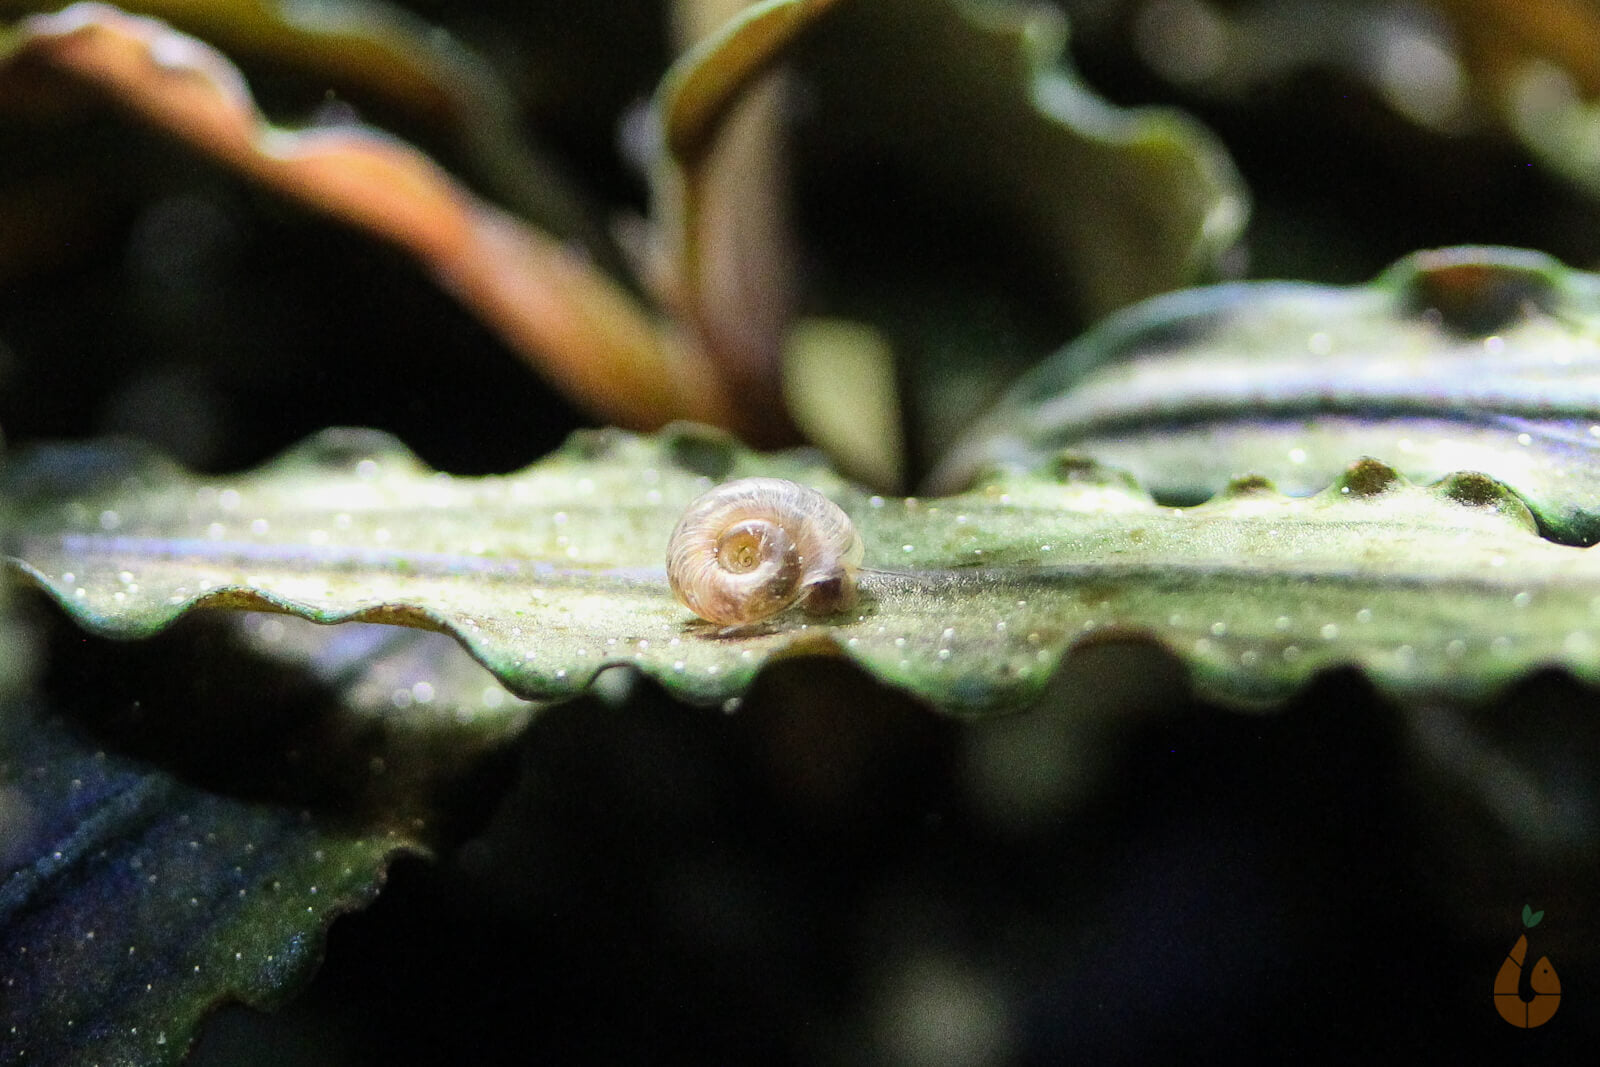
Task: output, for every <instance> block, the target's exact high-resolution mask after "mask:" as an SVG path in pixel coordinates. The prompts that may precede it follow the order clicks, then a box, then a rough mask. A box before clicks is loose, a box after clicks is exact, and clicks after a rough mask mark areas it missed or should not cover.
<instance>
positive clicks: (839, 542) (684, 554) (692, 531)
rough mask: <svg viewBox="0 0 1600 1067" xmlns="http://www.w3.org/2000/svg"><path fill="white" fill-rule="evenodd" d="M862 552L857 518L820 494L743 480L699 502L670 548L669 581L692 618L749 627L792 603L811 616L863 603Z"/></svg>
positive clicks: (767, 481)
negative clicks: (859, 597)
mask: <svg viewBox="0 0 1600 1067" xmlns="http://www.w3.org/2000/svg"><path fill="white" fill-rule="evenodd" d="M864 552H865V549H864V548H863V546H862V544H861V536H860V534H858V533H856V528H855V525H854V524H853V523H852V522H851V521H850V516H848V515H846V514H845V513H844V512H843V511H842V510H840V508H839V505H837V504H835V503H834V502H833V501H831V500H829V499H828V498H827V497H825V496H823V495H822V494H821V493H819V492H817V491H816V490H814V489H807V488H806V487H805V486H803V485H798V484H796V483H794V482H790V481H785V480H784V479H782V478H743V479H740V480H739V481H734V482H727V483H725V484H723V485H719V486H717V487H716V488H715V489H712V490H710V491H709V492H707V493H704V494H702V495H701V496H699V497H697V498H696V499H695V500H694V502H693V503H691V504H690V505H689V507H688V510H686V511H685V512H684V513H683V517H682V518H681V519H679V520H678V525H677V527H676V528H675V529H674V530H673V531H672V538H671V540H670V541H669V542H668V543H667V581H668V583H669V584H670V585H671V586H672V592H673V595H674V596H676V597H677V598H678V600H679V601H680V602H682V603H683V605H684V606H685V607H687V608H688V609H689V610H690V611H692V612H694V613H695V614H696V615H698V616H700V617H701V618H702V619H707V620H709V621H711V622H715V623H720V624H722V625H723V626H744V625H748V624H750V623H754V622H760V621H762V620H763V619H769V618H771V617H772V616H774V615H776V614H778V613H779V612H781V611H784V610H786V609H788V608H790V607H792V606H794V605H795V604H800V605H802V606H803V607H804V608H805V609H806V611H807V612H809V613H811V614H813V615H829V614H832V613H833V612H836V611H843V610H844V609H846V608H848V607H850V606H851V605H853V604H854V603H855V602H856V575H857V572H858V571H859V570H860V568H861V558H862V556H863V554H864Z"/></svg>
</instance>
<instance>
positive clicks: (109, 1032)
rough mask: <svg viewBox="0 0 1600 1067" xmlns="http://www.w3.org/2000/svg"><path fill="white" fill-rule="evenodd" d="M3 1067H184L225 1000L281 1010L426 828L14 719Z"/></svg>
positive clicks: (9, 738)
mask: <svg viewBox="0 0 1600 1067" xmlns="http://www.w3.org/2000/svg"><path fill="white" fill-rule="evenodd" d="M0 830H3V831H4V832H3V833H0V959H4V960H5V961H6V962H5V967H4V968H3V969H0V1061H3V1062H6V1063H24V1062H26V1063H138V1064H163V1063H176V1062H178V1060H179V1059H180V1058H181V1057H182V1055H183V1053H184V1051H185V1050H186V1049H187V1048H188V1046H189V1043H190V1042H191V1040H192V1039H193V1036H194V1032H195V1028H196V1026H197V1024H198V1022H199V1020H200V1019H201V1017H202V1016H203V1015H204V1014H205V1013H206V1012H207V1011H208V1010H209V1009H210V1008H211V1007H213V1006H215V1005H216V1004H217V1003H219V1002H221V1001H223V1000H232V999H237V1000H242V1001H244V1002H246V1003H249V1004H253V1005H257V1006H263V1007H267V1006H272V1005H275V1004H278V1003H280V1002H281V1001H282V1000H283V999H285V997H286V995H287V994H288V993H289V992H291V991H292V990H293V988H294V987H296V986H297V985H299V984H300V983H302V982H304V981H305V980H306V979H307V978H308V977H309V976H310V974H311V972H312V971H313V970H314V969H315V968H316V966H317V963H318V961H319V959H320V957H321V953H322V944H323V935H324V933H325V931H326V929H327V926H328V924H329V923H330V922H331V921H332V920H333V919H334V918H335V917H336V916H338V915H340V914H342V913H344V912H347V911H350V910H352V909H355V908H359V907H362V906H364V905H365V904H366V903H367V902H368V901H370V900H371V898H372V897H373V895H374V894H375V893H376V892H377V890H378V888H379V886H380V885H381V884H382V882H383V878H384V872H385V869H386V867H387V865H388V863H389V861H390V859H391V858H392V857H394V856H395V855H396V854H397V853H401V852H407V851H418V850H419V849H420V847H421V846H420V833H421V827H420V825H418V824H416V823H413V822H410V821H409V820H403V819H402V818H400V817H398V816H397V817H395V819H394V820H393V821H392V822H388V821H384V822H374V823H371V824H368V825H361V824H359V823H357V822H356V821H354V820H351V819H349V818H345V819H335V818H330V817H327V816H326V815H323V814H319V813H316V812H313V811H310V810H299V809H295V808H285V807H282V806H278V805H272V804H265V803H252V802H246V801H243V800H239V799H234V798H230V797H226V796H221V795H217V794H214V793H209V792H206V791H204V790H202V789H200V788H197V787H195V786H193V785H190V784H186V783H185V782H183V781H180V780H179V779H178V778H176V777H174V776H173V775H172V774H169V773H167V772H166V771H163V770H161V769H158V768H156V767H153V766H150V765H147V764H144V763H141V762H138V761H135V760H132V759H128V758H126V757H122V756H118V755H115V754H113V753H110V752H108V751H105V750H104V749H101V748H99V747H98V746H97V745H96V744H95V743H94V742H92V741H90V740H87V739H86V738H85V737H83V736H81V735H80V734H79V733H77V732H75V731H74V730H73V729H72V728H70V727H68V726H67V725H65V724H64V723H62V722H61V721H57V720H48V719H47V720H38V719H36V718H35V717H34V716H33V715H31V714H29V713H27V712H24V711H23V710H21V709H20V708H19V707H17V706H16V705H14V704H13V705H8V706H5V707H0Z"/></svg>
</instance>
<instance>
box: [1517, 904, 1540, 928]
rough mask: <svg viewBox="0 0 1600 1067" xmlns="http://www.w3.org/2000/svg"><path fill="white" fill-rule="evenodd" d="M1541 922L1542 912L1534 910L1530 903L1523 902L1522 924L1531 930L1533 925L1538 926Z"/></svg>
mask: <svg viewBox="0 0 1600 1067" xmlns="http://www.w3.org/2000/svg"><path fill="white" fill-rule="evenodd" d="M1542 922H1544V912H1542V911H1534V910H1533V905H1531V904H1524V905H1523V906H1522V925H1523V926H1526V927H1527V928H1528V929H1530V930H1532V929H1533V928H1534V927H1535V926H1538V925H1539V924H1540V923H1542Z"/></svg>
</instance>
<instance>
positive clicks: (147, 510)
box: [8, 429, 1600, 714]
mask: <svg viewBox="0 0 1600 1067" xmlns="http://www.w3.org/2000/svg"><path fill="white" fill-rule="evenodd" d="M754 474H764V475H775V476H779V477H789V478H793V479H795V480H797V481H801V482H804V483H807V484H811V485H813V486H816V487H818V488H819V489H821V490H823V491H824V492H826V493H827V494H828V495H830V496H832V497H833V498H834V499H835V500H837V501H838V502H839V503H840V504H841V505H842V506H843V507H844V508H845V510H846V511H847V512H849V513H850V514H851V515H852V516H853V518H854V519H855V521H856V523H857V525H858V527H859V529H860V531H861V534H862V536H863V539H864V540H865V542H866V545H867V560H866V562H867V565H868V566H869V567H872V568H877V570H876V571H875V572H873V573H869V574H867V575H866V576H865V578H864V581H863V583H862V584H863V588H864V590H865V597H864V599H863V603H862V604H861V605H860V606H859V607H858V608H857V609H856V610H855V611H853V612H851V613H849V614H847V615H844V616H840V617H835V618H831V619H826V620H816V619H810V618H807V617H805V616H803V615H799V614H790V615H785V616H781V617H779V618H778V619H777V620H776V621H774V622H773V623H771V624H768V625H764V626H761V627H758V628H754V629H748V630H743V631H736V632H732V633H730V632H725V631H722V630H719V629H718V628H717V627H714V626H711V625H710V624H707V623H703V622H700V621H698V620H695V619H693V618H692V617H691V616H689V614H688V613H687V612H686V610H685V609H683V608H682V607H680V606H679V605H678V604H677V603H676V602H675V601H674V600H673V598H672V597H671V595H670V593H669V592H668V589H667V585H666V581H665V577H664V573H663V566H662V562H661V561H662V557H663V554H664V549H665V545H666V540H667V536H668V534H669V532H670V531H671V529H672V526H673V524H674V523H675V521H676V519H677V517H678V515H679V513H680V512H681V511H682V509H683V507H684V506H685V505H686V504H687V503H688V502H689V500H690V499H692V498H693V497H694V496H695V495H697V494H698V493H699V492H700V491H702V490H703V489H705V488H707V487H709V486H710V485H712V484H714V483H715V482H716V481H719V480H722V479H724V478H729V477H738V476H745V475H754ZM8 481H9V486H8V491H9V492H11V493H13V494H14V495H15V497H16V499H17V500H18V510H19V512H20V513H21V517H20V522H19V529H18V530H17V531H16V533H15V534H14V536H13V539H12V541H11V543H10V545H9V549H8V550H9V552H10V553H11V554H12V555H13V556H14V557H16V559H17V560H18V563H17V566H18V568H19V569H20V570H21V572H22V573H23V574H25V575H27V576H29V577H30V578H32V579H33V580H34V581H35V582H36V583H37V584H39V585H40V586H41V587H43V588H44V589H45V590H46V591H47V592H49V593H50V594H51V595H52V596H53V597H54V598H55V599H56V600H57V601H58V602H60V603H61V604H62V605H63V606H64V607H65V608H66V609H67V610H68V611H69V612H70V613H71V614H72V615H73V616H74V617H75V618H77V619H78V620H79V622H80V623H82V624H83V625H85V626H87V627H89V628H91V629H94V630H97V631H100V632H103V633H107V634H113V635H117V636H124V637H138V636H143V635H147V634H151V633H154V632H156V631H158V630H160V629H162V628H163V627H165V626H167V625H168V624H170V623H171V622H172V621H173V620H174V619H175V618H177V617H178V616H180V615H182V614H183V613H185V612H186V611H188V610H190V609H191V608H193V607H194V606H196V605H200V604H213V605H221V606H231V607H250V608H264V609H268V610H277V611H287V612H290V613H293V614H297V615H300V616H302V617H304V618H307V619H311V620H313V621H316V622H324V623H332V622H341V621H346V620H363V621H375V622H389V623H398V624H403V625H412V626H421V627H424V628H432V629H439V630H443V631H445V632H448V633H451V634H453V635H455V636H456V637H457V638H458V639H459V640H461V641H462V642H463V643H464V644H465V645H466V646H467V648H468V649H469V650H471V651H472V653H473V654H474V655H475V656H476V657H477V658H478V659H479V660H480V661H482V662H483V663H484V664H485V665H487V666H488V667H489V668H490V669H491V670H492V671H494V672H495V673H496V674H497V675H498V676H499V677H500V678H501V679H502V680H503V681H504V682H505V683H506V685H507V686H508V687H509V688H511V689H512V690H513V691H514V692H516V693H518V694H519V695H521V696H524V697H528V698H534V699H541V700H550V699H562V698H567V697H571V696H574V695H576V694H577V693H579V692H581V691H582V690H583V689H584V687H585V686H587V685H588V684H589V682H590V681H591V680H592V679H593V677H594V675H595V674H596V673H597V672H598V671H599V670H601V669H602V668H605V667H607V666H612V665H618V664H627V665H631V666H633V667H636V668H637V669H639V670H641V671H643V672H644V673H646V674H648V675H650V676H651V677H654V678H656V679H657V680H659V681H660V682H661V683H662V684H663V685H665V686H667V687H668V688H669V689H671V690H672V691H674V692H675V693H677V694H678V695H679V696H681V697H683V698H684V699H687V700H690V701H693V702H697V703H703V704H718V703H723V702H726V701H728V700H733V699H737V698H738V697H739V696H740V695H741V694H742V693H743V692H744V690H745V689H746V687H747V686H748V685H749V684H750V681H751V679H752V678H753V677H754V675H755V674H756V673H757V671H759V670H760V668H761V667H762V666H763V665H764V664H765V663H767V662H770V661H772V660H773V659H775V658H778V657H786V656H793V655H802V654H827V655H844V656H847V657H849V658H851V659H853V660H854V661H856V662H857V663H859V664H860V665H861V666H863V667H864V668H865V669H866V670H868V671H870V672H871V673H873V674H875V675H877V676H878V677H880V678H882V679H884V680H886V681H888V682H890V683H891V684H894V685H897V686H900V687H902V688H904V689H906V690H908V691H910V692H912V693H915V694H917V695H918V696H920V697H922V698H923V699H925V700H927V701H928V702H930V703H931V704H933V705H935V706H937V707H939V708H942V709H944V710H946V711H949V712H952V713H956V714H979V713H984V712H989V711H996V710H1005V709H1010V708H1016V707H1019V706H1021V705H1023V704H1025V703H1027V701H1028V700H1029V699H1030V698H1031V697H1032V696H1033V695H1034V694H1035V693H1037V691H1038V690H1039V689H1040V687H1041V686H1042V685H1043V683H1044V682H1045V680H1046V679H1047V678H1048V677H1049V675H1050V674H1051V673H1052V671H1053V669H1054V667H1055V665H1056V663H1057V662H1058V661H1059V659H1060V657H1061V656H1062V655H1063V654H1064V653H1065V652H1066V651H1067V650H1068V649H1069V648H1071V647H1072V646H1074V645H1076V644H1078V643H1080V642H1083V641H1088V640H1105V639H1129V638H1133V639H1144V640H1155V641H1158V642H1160V643H1162V644H1163V645H1165V646H1166V647H1168V648H1170V649H1171V650H1172V651H1173V652H1174V653H1175V654H1176V655H1178V656H1179V657H1181V659H1182V660H1183V661H1184V662H1185V663H1186V664H1187V665H1188V667H1189V669H1190V671H1191V673H1192V676H1193V678H1194V680H1195V683H1196V685H1197V686H1198V688H1199V689H1200V691H1201V692H1202V693H1203V694H1204V695H1206V696H1209V697H1212V698H1215V699H1220V700H1224V701H1228V702H1232V703H1236V704H1255V705H1260V704H1263V703H1270V702H1272V701H1277V700H1281V699H1283V698H1284V697H1285V696H1287V695H1288V694H1290V693H1291V692H1293V691H1294V689H1295V688H1296V687H1298V686H1300V685H1302V684H1303V683H1304V682H1305V681H1306V680H1307V679H1308V678H1309V677H1311V676H1312V675H1313V674H1315V673H1316V672H1318V671H1320V670H1324V669H1328V668H1332V667H1336V666H1341V665H1354V666H1357V667H1360V668H1362V669H1363V670H1365V671H1366V672H1367V674H1368V675H1369V676H1370V677H1371V678H1372V680H1373V681H1374V683H1375V684H1377V685H1378V686H1379V687H1380V688H1382V689H1383V690H1384V691H1386V692H1388V693H1390V694H1392V695H1394V696H1397V697H1400V696H1408V697H1420V696H1425V695H1426V696H1435V697H1437V696H1451V697H1462V698H1471V697H1481V696H1485V695H1487V694H1489V693H1492V692H1493V691H1495V690H1496V689H1497V688H1498V687H1500V686H1502V685H1504V684H1506V683H1507V682H1509V681H1511V680H1513V679H1515V678H1517V677H1519V676H1521V675H1523V674H1525V673H1526V672H1528V671H1530V670H1532V669H1535V668H1537V667H1541V666H1545V665H1552V664H1559V665H1564V666H1566V667H1567V668H1569V669H1570V670H1572V671H1573V672H1574V673H1576V674H1577V675H1579V676H1581V677H1586V678H1593V677H1600V644H1597V642H1596V640H1595V634H1594V627H1595V623H1596V621H1597V619H1600V615H1597V614H1596V609H1597V608H1600V562H1597V559H1600V557H1595V556H1593V555H1592V554H1591V553H1589V552H1587V551H1585V550H1583V549H1579V548H1575V547H1571V546H1564V545H1558V544H1553V543H1551V542H1549V541H1546V540H1544V539H1542V538H1540V537H1539V536H1538V535H1537V533H1536V532H1535V529H1534V521H1533V519H1532V516H1531V515H1530V514H1529V512H1528V511H1527V509H1526V507H1524V505H1523V504H1522V503H1521V501H1520V500H1519V499H1518V498H1517V497H1516V496H1515V495H1514V494H1512V493H1511V492H1509V491H1508V490H1506V489H1505V488H1504V487H1503V486H1502V485H1500V484H1499V483H1497V482H1495V481H1493V480H1491V479H1488V478H1486V477H1484V476H1482V475H1477V474H1463V475H1457V476H1452V477H1450V478H1447V479H1445V480H1444V481H1442V482H1440V483H1439V484H1438V485H1436V486H1431V487H1422V486H1416V485H1413V484H1411V483H1410V482H1408V481H1407V480H1406V479H1404V478H1403V477H1401V476H1400V475H1398V474H1397V473H1395V472H1394V471H1393V470H1392V469H1391V468H1388V467H1386V466H1384V465H1382V464H1379V463H1376V462H1370V461H1369V462H1363V463H1358V464H1356V465H1355V466H1353V467H1351V468H1350V469H1349V470H1348V471H1347V472H1346V473H1345V474H1343V475H1342V476H1341V477H1339V478H1338V479H1337V480H1336V481H1335V482H1334V484H1333V485H1331V486H1330V487H1329V488H1328V489H1326V490H1325V491H1323V492H1322V493H1319V494H1317V495H1315V496H1312V497H1309V498H1291V497H1286V496H1283V495H1281V494H1279V493H1278V492H1276V491H1275V490H1274V489H1273V488H1272V487H1271V486H1270V485H1268V484H1266V483H1264V482H1262V481H1261V480H1259V479H1247V480H1244V481H1241V482H1239V483H1236V484H1234V485H1233V486H1231V487H1230V488H1229V489H1228V491H1226V492H1224V493H1222V494H1220V495H1219V496H1218V497H1217V498H1216V499H1214V500H1212V501H1211V502H1209V503H1207V504H1204V505H1201V506H1198V507H1192V508H1172V507H1165V506H1161V505H1158V504H1157V503H1155V502H1154V501H1152V500H1151V499H1150V497H1149V496H1148V495H1146V494H1145V493H1143V492H1142V491H1141V490H1139V489H1137V488H1135V487H1134V486H1133V485H1132V484H1131V483H1130V482H1128V481H1127V480H1126V478H1124V477H1122V476H1118V475H1115V474H1112V473H1108V472H1106V471H1104V470H1102V469H1099V468H1096V467H1094V466H1093V465H1090V464H1085V463H1082V462H1080V461H1074V460H1072V459H1070V458H1062V459H1060V460H1058V461H1055V462H1053V463H1051V464H1048V465H1046V466H1044V467H1042V468H1040V469H1037V470H1035V471H1033V472H1029V473H1021V472H1013V473H1004V474H997V475H993V476H990V477H988V478H986V479H985V481H984V482H983V484H982V485H980V486H979V487H978V488H976V489H974V490H973V491H971V492H969V493H966V494H963V495H960V496H954V497H949V498H945V499H941V500H927V501H924V500H918V499H915V498H908V499H904V500H896V499H887V500H886V499H883V498H879V497H869V496H867V495H866V494H864V493H862V492H860V491H859V490H856V489H853V488H852V487H850V486H849V485H847V484H844V483H843V482H842V481H841V480H840V479H838V478H837V477H836V476H835V475H833V474H832V473H831V472H829V471H827V470H826V469H823V468H821V467H818V466H816V465H815V464H814V463H813V462H812V461H811V460H810V459H809V458H807V457H806V456H805V455H804V454H794V455H782V454H780V455H772V456H759V455H755V454H752V453H748V452H745V451H742V450H740V449H738V448H736V447H735V446H733V445H732V444H730V443H729V442H728V441H726V440H725V439H723V438H720V437H716V436H711V435H709V434H708V433H706V432H704V431H698V430H693V429H682V430H675V431H671V432H668V433H665V434H663V435H661V436H659V437H657V438H653V439H652V438H640V437H635V436H631V435H626V434H622V433H618V432H605V433H590V434H583V435H580V436H578V437H576V438H574V440H573V441H572V442H571V443H570V444H569V445H568V446H567V447H566V448H565V449H564V450H562V451H561V452H559V453H557V454H555V455H552V456H551V457H548V458H547V459H545V460H544V461H541V462H540V463H538V464H536V465H534V466H533V467H530V468H528V469H527V470H525V471H523V472H520V473H518V474H513V475H507V476H499V477H488V478H471V479H469V478H453V477H450V476H448V475H444V474H438V473H434V472H431V471H428V470H426V469H424V468H423V467H421V466H420V465H419V464H418V462H417V461H416V460H415V459H414V458H413V457H411V456H410V455H409V454H408V453H406V452H405V451H404V450H403V449H401V448H400V447H399V446H398V445H397V444H396V443H394V442H393V441H392V440H391V439H388V438H385V437H382V436H380V435H374V434H370V433H365V432H355V431H342V432H330V433H328V434H325V435H323V436H321V437H319V438H316V439H313V440H312V441H310V442H308V443H307V444H305V445H303V446H301V447H300V448H298V449H296V450H294V451H291V452H290V453H287V454H285V455H284V456H283V457H281V458H280V459H278V460H277V461H275V462H274V463H272V464H270V465H268V466H266V467H264V468H262V469H261V470H259V471H257V472H255V473H253V474H247V475H241V476H238V477H235V478H228V479H214V478H206V477H199V476H195V475H191V474H188V473H186V472H183V471H181V470H179V469H177V468H175V467H173V466H171V465H170V464H168V463H166V462H164V461H162V460H160V459H159V458H157V457H154V456H151V455H149V454H147V453H141V452H139V451H137V450H111V451H107V450H104V449H90V450H88V451H83V450H71V449H68V450H62V451H48V450H46V451H39V452H35V453H33V454H32V455H31V456H27V457H24V458H22V459H20V460H19V461H17V462H15V463H14V464H13V467H12V469H11V471H10V474H9V479H8Z"/></svg>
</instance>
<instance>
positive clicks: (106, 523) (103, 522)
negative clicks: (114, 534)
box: [100, 509, 122, 531]
mask: <svg viewBox="0 0 1600 1067" xmlns="http://www.w3.org/2000/svg"><path fill="white" fill-rule="evenodd" d="M121 525H122V516H121V515H118V514H117V513H116V512H115V511H111V510H110V509H107V510H105V511H102V512H101V513H100V529H102V530H107V531H110V530H115V529H116V528H117V527H118V526H121Z"/></svg>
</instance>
